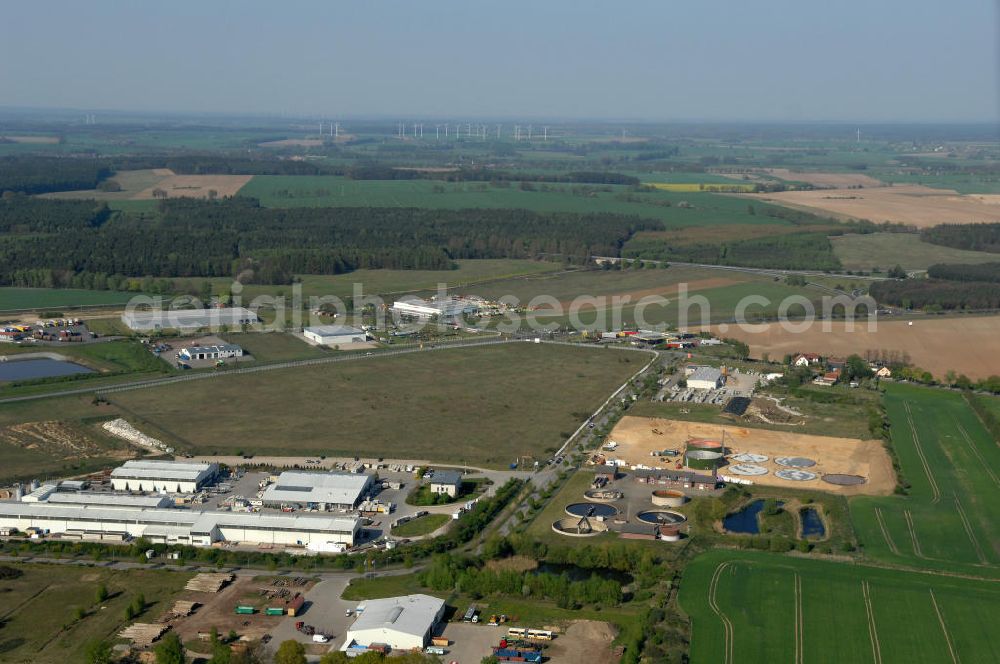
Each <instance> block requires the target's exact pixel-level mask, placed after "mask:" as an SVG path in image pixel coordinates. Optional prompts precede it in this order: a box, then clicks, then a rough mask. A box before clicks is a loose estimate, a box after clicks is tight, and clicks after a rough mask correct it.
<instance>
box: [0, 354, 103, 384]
mask: <svg viewBox="0 0 1000 664" xmlns="http://www.w3.org/2000/svg"><path fill="white" fill-rule="evenodd" d="M85 373H93V371H91V370H90V369H88V368H87V367H85V366H83V365H80V364H76V363H75V362H69V361H67V360H55V359H52V358H48V357H33V358H29V359H23V360H21V359H8V360H5V361H0V382H6V381H13V380H31V379H33V378H55V377H57V376H72V375H75V374H85Z"/></svg>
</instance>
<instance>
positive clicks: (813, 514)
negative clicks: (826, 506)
mask: <svg viewBox="0 0 1000 664" xmlns="http://www.w3.org/2000/svg"><path fill="white" fill-rule="evenodd" d="M799 518H800V519H802V537H826V526H824V525H823V519H822V518H820V515H819V512H818V511H817V510H816V509H814V508H812V507H803V508H802V509H801V510H799Z"/></svg>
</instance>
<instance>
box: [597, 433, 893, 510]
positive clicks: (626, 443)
mask: <svg viewBox="0 0 1000 664" xmlns="http://www.w3.org/2000/svg"><path fill="white" fill-rule="evenodd" d="M609 438H610V440H612V441H614V442H615V443H617V446H616V447H615V449H614V451H613V452H609V453H607V455H608V458H609V459H612V458H613V459H618V460H621V461H622V462H623V463H624V464H625V465H626V466H628V467H635V466H640V467H653V468H668V467H673V466H674V465H676V463H675V460H674V459H672V458H671V457H664V456H653V454H652V453H654V452H659V451H660V450H664V449H677V450H683V449H685V447H686V446H687V443H688V441H690V440H692V439H710V440H716V441H719V444H720V445H721V446H723V447H724V448H725V454H726V460H725V461H726V462H725V463H723V464H721V465H720V466H719V468H718V472H719V474H720V475H731V473H729V471H727V467H728V466H730V465H738V464H739V463H740V462H739V461H734V460H733V459H732V457H733V456H734V455H740V454H752V455H759V456H762V457H767V459H765V460H763V461H762V462H761V463H763V464H766V465H763V466H760V467H762V468H764V469H765V470H767V471H768V472H766V473H761V474H759V475H758V474H755V475H748V476H744V477H743V478H742V479H743V480H744V481H748V482H750V483H756V484H763V485H767V486H779V487H787V488H795V489H801V488H810V489H817V490H821V491H829V492H832V493H840V494H844V495H859V494H864V495H887V494H890V493H892V491H893V488H894V487H895V485H896V478H895V473H894V472H893V469H892V460H891V459H890V458H889V455H888V453H887V452H886V451H885V448H884V447H883V446H882V444H881V443H880V442H878V441H874V440H852V439H847V438H833V437H829V436H811V435H803V434H799V433H795V432H785V431H771V430H767V429H750V428H746V427H738V426H726V425H714V424H704V423H700V422H688V421H681V420H666V419H660V418H644V417H632V416H627V417H624V418H622V420H621V421H620V422H619V423H618V425H617V426H616V427H615V428H614V430H612V432H611V434H610V436H609ZM784 457H803V458H807V459H811V460H813V461H814V462H815V465H814V466H811V467H810V468H809V472H810V473H812V474H813V475H814V476H813V477H812V478H811V479H809V480H805V481H802V480H794V479H783V478H781V477H780V476H778V475H776V473H777V472H780V471H781V467H780V466H778V465H776V464H774V463H773V462H772V461H771V460H772V459H776V458H784ZM754 465H758V464H754ZM751 472H753V471H751ZM824 474H842V475H853V476H858V477H862V478H864V482H863V483H861V484H856V485H849V486H841V485H835V484H830V483H827V482H823V481H822V480H821V479H820V477H821V476H822V475H824ZM739 479H741V478H739V477H737V480H739Z"/></svg>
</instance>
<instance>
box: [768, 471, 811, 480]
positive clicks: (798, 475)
mask: <svg viewBox="0 0 1000 664" xmlns="http://www.w3.org/2000/svg"><path fill="white" fill-rule="evenodd" d="M774 476H775V477H779V478H781V479H783V480H789V481H791V482H809V481H810V480H814V479H816V477H817V475H816V473H810V472H809V471H808V470H799V469H797V468H785V469H784V470H779V471H778V472H776V473H775V474H774Z"/></svg>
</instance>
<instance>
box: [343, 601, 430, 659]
mask: <svg viewBox="0 0 1000 664" xmlns="http://www.w3.org/2000/svg"><path fill="white" fill-rule="evenodd" d="M444 607H445V603H444V600H443V599H438V598H437V597H431V596H430V595H422V594H418V595H403V596H402V597H388V598H386V599H370V600H367V601H366V602H365V603H364V611H360V612H359V613H358V619H357V620H355V621H354V624H353V625H351V628H350V629H348V630H347V637H346V639H345V641H344V647H343V648H342V649H343V650H348V649H349V648H350V646H351V644H355V643H356V644H360V645H362V646H369V645H371V644H373V643H385V644H387V645H389V646H390V647H391V648H392V649H393V650H409V649H411V648H423V647H424V646H425V645H427V642H428V641H429V640H430V636H431V630H432V629H433V628H434V625H435V624H436V623H437V622H438V621H439V620H440V619H441V617H442V616H443V615H444Z"/></svg>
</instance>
